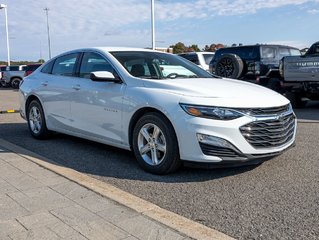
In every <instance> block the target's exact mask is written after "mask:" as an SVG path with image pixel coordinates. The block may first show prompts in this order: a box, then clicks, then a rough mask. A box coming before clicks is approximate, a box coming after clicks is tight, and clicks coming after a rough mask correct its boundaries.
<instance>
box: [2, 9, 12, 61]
mask: <svg viewBox="0 0 319 240" xmlns="http://www.w3.org/2000/svg"><path fill="white" fill-rule="evenodd" d="M7 8H8V6H7V5H5V4H0V9H4V14H5V16H6V33H7V54H8V66H10V46H9V30H8V13H7Z"/></svg>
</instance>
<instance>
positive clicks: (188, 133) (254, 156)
mask: <svg viewBox="0 0 319 240" xmlns="http://www.w3.org/2000/svg"><path fill="white" fill-rule="evenodd" d="M254 120H255V119H254V117H250V116H244V117H241V118H238V119H235V120H231V121H220V120H212V119H205V118H199V117H192V116H190V115H188V114H186V113H185V112H184V111H183V110H181V111H178V112H177V115H176V119H175V122H177V123H178V124H176V125H175V126H174V127H175V130H176V134H177V138H178V142H179V149H180V157H181V159H182V160H185V161H191V162H202V163H226V162H228V163H230V162H231V163H232V164H234V163H235V164H236V163H244V162H247V161H257V160H261V161H263V160H267V159H270V158H273V157H275V156H278V155H280V154H282V153H283V152H284V151H285V150H287V149H288V148H290V147H292V146H294V142H295V135H296V128H297V120H296V119H294V126H295V127H294V130H293V136H292V137H291V139H289V141H287V142H285V143H284V144H282V145H280V146H275V147H262V148H256V147H254V146H252V145H251V144H250V143H249V142H248V141H247V139H246V138H245V137H244V136H243V134H242V133H241V131H240V127H242V126H245V125H247V124H249V123H251V122H254ZM198 134H204V135H209V136H214V137H216V138H220V139H223V140H225V141H226V142H228V143H229V145H231V147H228V148H229V151H225V149H218V147H217V148H216V146H210V145H209V144H203V143H200V141H199V139H198ZM210 147H211V148H210ZM219 151H222V154H214V153H215V152H217V153H219Z"/></svg>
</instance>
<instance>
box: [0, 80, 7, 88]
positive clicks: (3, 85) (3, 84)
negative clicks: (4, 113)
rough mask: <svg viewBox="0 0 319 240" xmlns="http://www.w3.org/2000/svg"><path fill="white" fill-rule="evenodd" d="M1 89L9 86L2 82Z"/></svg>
mask: <svg viewBox="0 0 319 240" xmlns="http://www.w3.org/2000/svg"><path fill="white" fill-rule="evenodd" d="M0 85H1V87H4V88H5V87H8V84H7V83H6V82H5V81H0Z"/></svg>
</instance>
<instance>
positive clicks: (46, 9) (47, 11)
mask: <svg viewBox="0 0 319 240" xmlns="http://www.w3.org/2000/svg"><path fill="white" fill-rule="evenodd" d="M49 10H50V9H49V8H45V9H44V11H45V12H46V15H47V31H48V45H49V59H51V40H50V27H49Z"/></svg>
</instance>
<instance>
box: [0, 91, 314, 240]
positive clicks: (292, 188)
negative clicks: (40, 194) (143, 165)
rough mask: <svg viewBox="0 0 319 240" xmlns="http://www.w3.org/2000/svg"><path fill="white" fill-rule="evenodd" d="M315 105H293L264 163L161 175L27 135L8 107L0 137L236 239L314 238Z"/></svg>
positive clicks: (103, 149)
mask: <svg viewBox="0 0 319 240" xmlns="http://www.w3.org/2000/svg"><path fill="white" fill-rule="evenodd" d="M1 95H2V91H1V90H0V100H1ZM2 101H3V100H1V101H0V102H2ZM6 104H9V105H10V103H8V101H7V100H6ZM12 104H16V103H12ZM0 108H1V105H0ZM0 110H2V109H0ZM318 110H319V103H318V102H313V103H311V104H310V105H309V106H308V107H307V108H306V109H303V110H301V111H299V110H298V111H297V115H298V117H299V118H302V119H303V120H306V121H302V122H299V124H298V133H297V140H296V147H295V148H293V149H290V150H289V151H287V152H285V153H284V154H283V155H281V156H279V157H276V158H274V159H272V160H270V161H268V162H265V163H263V164H261V165H258V166H254V167H239V168H228V169H210V170H208V169H194V168H186V167H184V168H182V169H180V170H179V171H178V172H177V173H174V174H171V175H167V176H154V175H151V174H148V173H145V172H144V171H142V170H141V169H140V168H139V166H138V165H137V163H136V160H135V158H134V156H133V155H132V153H130V152H128V151H124V150H120V149H117V148H113V147H109V146H106V145H102V144H99V143H95V142H90V141H86V140H82V139H79V138H74V137H70V136H65V135H62V134H56V135H55V136H53V137H52V138H51V139H49V140H45V141H38V140H35V139H33V138H32V137H31V136H30V134H29V132H28V129H27V125H26V123H25V121H23V120H22V119H21V118H20V117H19V114H16V113H14V114H2V115H0V138H3V139H5V140H7V141H9V142H12V143H14V144H16V145H19V146H21V147H24V148H26V149H29V150H31V151H33V152H36V153H38V154H40V155H43V156H45V157H47V158H49V159H54V161H55V162H57V163H58V164H60V165H62V166H66V167H69V168H72V169H74V170H77V171H79V172H82V173H85V174H87V175H89V176H92V177H94V178H96V179H99V180H101V181H104V182H107V183H110V184H112V185H114V186H116V187H118V188H120V189H122V190H125V191H127V192H129V193H132V194H134V195H136V196H138V197H141V198H143V199H145V200H148V201H150V202H152V203H155V204H156V205H158V206H160V207H162V208H164V209H167V210H170V211H172V212H175V213H177V214H180V215H182V216H184V217H187V218H189V219H192V220H195V221H197V222H199V223H201V224H204V225H206V226H208V227H211V228H214V229H216V230H219V231H221V232H223V233H226V234H227V235H230V236H232V237H235V238H238V239H318V237H319V224H318V221H319V220H318V219H319V217H318V216H319V188H318V186H319V148H318V142H319V134H318V133H319V124H318V123H317V121H318V120H319V117H318V116H319V111H318Z"/></svg>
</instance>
